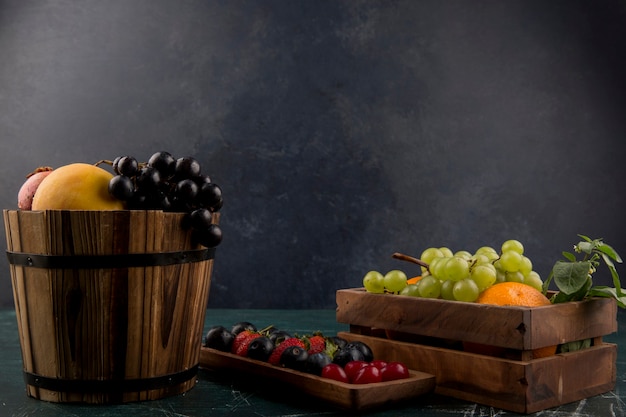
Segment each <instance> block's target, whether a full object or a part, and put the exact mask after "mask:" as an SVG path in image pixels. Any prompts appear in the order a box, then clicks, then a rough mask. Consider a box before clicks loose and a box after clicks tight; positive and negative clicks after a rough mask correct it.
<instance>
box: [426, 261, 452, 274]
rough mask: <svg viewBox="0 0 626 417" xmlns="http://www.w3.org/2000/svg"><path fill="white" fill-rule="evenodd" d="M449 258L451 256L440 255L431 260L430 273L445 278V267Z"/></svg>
mask: <svg viewBox="0 0 626 417" xmlns="http://www.w3.org/2000/svg"><path fill="white" fill-rule="evenodd" d="M447 259H449V258H444V257H440V258H434V259H433V260H432V261H430V265H429V266H428V269H429V270H430V274H431V275H432V276H434V277H436V278H439V279H443V277H444V271H443V268H444V266H445V263H446V260H447Z"/></svg>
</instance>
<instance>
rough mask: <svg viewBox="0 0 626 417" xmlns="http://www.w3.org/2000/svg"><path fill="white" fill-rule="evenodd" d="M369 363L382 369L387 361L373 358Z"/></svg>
mask: <svg viewBox="0 0 626 417" xmlns="http://www.w3.org/2000/svg"><path fill="white" fill-rule="evenodd" d="M370 363H371V364H372V365H374V366H375V367H377V368H378V369H380V370H382V369H383V368H384V367H385V366H387V361H384V360H382V359H374V360H373V361H371V362H370Z"/></svg>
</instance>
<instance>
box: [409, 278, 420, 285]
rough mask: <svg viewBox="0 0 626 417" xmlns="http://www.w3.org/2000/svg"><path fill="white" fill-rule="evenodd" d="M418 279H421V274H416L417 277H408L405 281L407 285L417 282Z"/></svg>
mask: <svg viewBox="0 0 626 417" xmlns="http://www.w3.org/2000/svg"><path fill="white" fill-rule="evenodd" d="M420 279H422V277H421V276H417V277H413V278H409V279H407V280H406V283H407V284H408V285H410V284H417V283H418V282H419V280H420Z"/></svg>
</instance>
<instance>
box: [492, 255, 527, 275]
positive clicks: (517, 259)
mask: <svg viewBox="0 0 626 417" xmlns="http://www.w3.org/2000/svg"><path fill="white" fill-rule="evenodd" d="M521 263H522V255H520V254H519V253H517V252H515V251H512V250H508V251H506V252H502V255H500V266H501V267H502V269H503V270H505V271H506V272H515V271H519V267H520V264H521ZM496 267H497V266H496Z"/></svg>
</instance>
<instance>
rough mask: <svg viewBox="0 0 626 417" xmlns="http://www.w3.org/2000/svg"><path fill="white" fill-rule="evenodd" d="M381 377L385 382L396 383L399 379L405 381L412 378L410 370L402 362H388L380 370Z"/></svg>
mask: <svg viewBox="0 0 626 417" xmlns="http://www.w3.org/2000/svg"><path fill="white" fill-rule="evenodd" d="M380 375H381V377H382V380H383V382H386V381H395V380H397V379H405V378H408V377H409V376H410V374H409V368H408V367H407V366H406V365H405V364H403V363H402V362H397V361H393V362H388V363H387V364H386V365H385V366H383V367H382V368H381V369H380Z"/></svg>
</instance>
